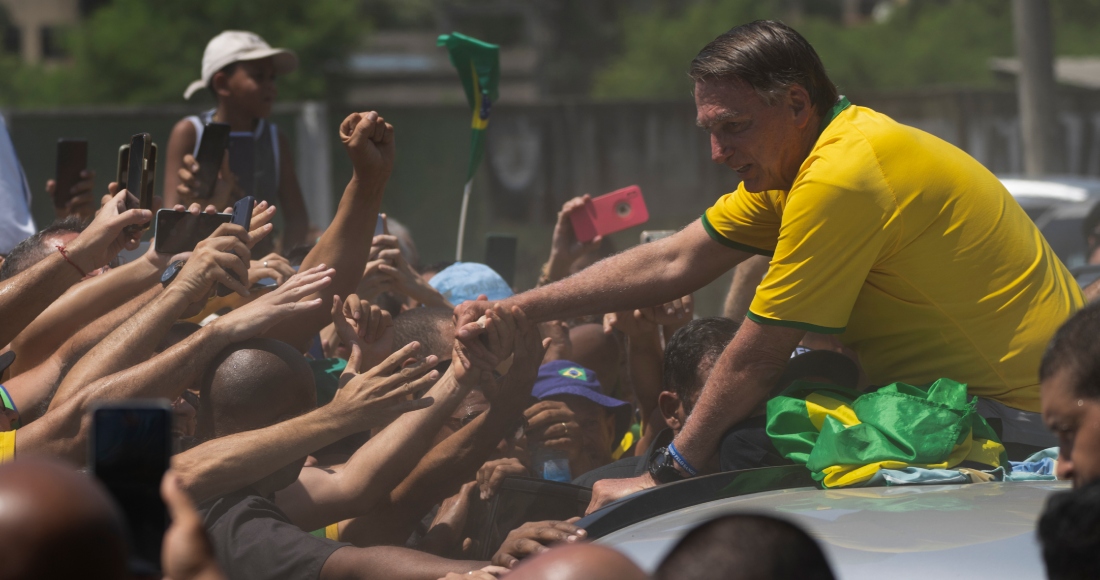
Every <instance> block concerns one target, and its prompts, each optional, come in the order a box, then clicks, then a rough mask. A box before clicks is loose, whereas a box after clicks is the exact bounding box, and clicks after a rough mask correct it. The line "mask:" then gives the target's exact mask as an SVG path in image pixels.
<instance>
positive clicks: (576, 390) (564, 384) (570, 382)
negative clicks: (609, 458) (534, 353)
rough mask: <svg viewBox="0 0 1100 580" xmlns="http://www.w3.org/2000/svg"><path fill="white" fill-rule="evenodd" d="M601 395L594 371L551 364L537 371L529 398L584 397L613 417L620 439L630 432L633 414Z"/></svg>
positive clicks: (622, 404) (560, 362) (574, 365)
mask: <svg viewBox="0 0 1100 580" xmlns="http://www.w3.org/2000/svg"><path fill="white" fill-rule="evenodd" d="M601 391H602V387H601V386H600V382H599V381H598V380H596V371H593V370H590V369H586V368H584V367H582V366H581V365H579V364H577V363H575V362H572V361H567V360H555V361H550V362H548V363H546V364H544V365H542V366H541V367H539V376H538V378H537V379H535V386H534V387H533V388H532V389H531V394H532V395H534V396H535V398H537V399H539V400H540V401H541V400H542V399H545V398H547V397H553V396H555V395H576V396H578V397H584V398H585V399H588V400H589V401H592V402H593V403H596V404H597V405H600V406H601V407H604V408H606V409H608V410H609V411H611V412H612V413H615V427H616V428H615V431H616V432H617V433H618V435H617V436H618V437H622V435H623V433H625V432H626V430H627V429H629V428H630V419H631V415H632V414H633V413H632V412H631V407H630V403H628V402H626V401H620V400H619V399H616V398H614V397H609V396H607V395H605V394H603V392H601ZM616 443H617V441H616Z"/></svg>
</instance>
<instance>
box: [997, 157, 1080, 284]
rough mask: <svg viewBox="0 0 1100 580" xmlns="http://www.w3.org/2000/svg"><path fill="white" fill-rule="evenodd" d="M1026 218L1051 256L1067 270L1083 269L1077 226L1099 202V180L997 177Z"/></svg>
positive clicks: (1078, 227) (1057, 177) (1078, 228)
mask: <svg viewBox="0 0 1100 580" xmlns="http://www.w3.org/2000/svg"><path fill="white" fill-rule="evenodd" d="M1000 179H1001V183H1003V184H1004V185H1005V187H1006V188H1008V192H1009V193H1011V194H1012V197H1014V198H1016V201H1017V202H1019V204H1020V206H1021V207H1023V208H1024V211H1026V212H1027V215H1029V216H1031V219H1032V221H1034V222H1035V225H1036V226H1038V227H1039V231H1040V232H1042V233H1043V236H1044V237H1045V238H1046V239H1047V242H1048V243H1049V244H1050V247H1051V248H1052V249H1053V250H1054V253H1055V254H1057V255H1058V257H1059V258H1061V259H1062V263H1064V264H1065V265H1066V267H1068V268H1070V269H1071V270H1074V269H1077V268H1079V267H1081V266H1084V265H1085V263H1086V256H1085V250H1086V248H1085V238H1084V235H1083V234H1082V231H1081V227H1082V224H1083V223H1084V220H1085V216H1086V215H1088V213H1089V210H1091V209H1092V206H1093V205H1094V204H1096V203H1097V202H1098V201H1100V179H1095V178H1090V177H1062V176H1054V177H1045V178H1043V179H1025V178H1017V177H1009V176H1006V177H1001V178H1000Z"/></svg>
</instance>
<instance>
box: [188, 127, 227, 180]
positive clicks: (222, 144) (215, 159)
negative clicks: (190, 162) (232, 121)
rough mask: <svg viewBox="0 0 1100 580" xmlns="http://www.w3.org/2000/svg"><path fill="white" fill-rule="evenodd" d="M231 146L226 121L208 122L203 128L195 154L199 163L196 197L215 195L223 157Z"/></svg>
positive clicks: (196, 178) (196, 176)
mask: <svg viewBox="0 0 1100 580" xmlns="http://www.w3.org/2000/svg"><path fill="white" fill-rule="evenodd" d="M228 146H229V125H226V124H225V123H207V124H206V127H205V128H204V129H203V130H202V140H201V141H199V150H198V152H197V153H196V154H195V161H196V162H198V164H199V172H198V174H196V175H195V180H196V181H197V182H198V188H197V189H196V190H195V197H197V198H199V199H208V198H210V197H212V196H213V195H214V186H215V185H216V184H217V181H218V170H219V169H221V166H222V158H223V157H224V156H225V150H226V148H227V147H228Z"/></svg>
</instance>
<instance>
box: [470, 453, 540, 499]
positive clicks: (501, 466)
mask: <svg viewBox="0 0 1100 580" xmlns="http://www.w3.org/2000/svg"><path fill="white" fill-rule="evenodd" d="M508 476H517V477H530V476H531V472H530V471H528V470H527V466H526V465H524V464H523V463H522V462H521V461H520V460H519V459H517V458H515V457H505V458H503V459H493V460H491V461H486V462H485V463H484V464H483V465H482V466H481V468H480V469H478V470H477V486H478V492H479V495H480V497H481V499H482V501H484V500H487V499H490V498H492V497H493V494H495V493H496V492H497V490H498V489H500V485H501V484H502V483H504V478H505V477H508Z"/></svg>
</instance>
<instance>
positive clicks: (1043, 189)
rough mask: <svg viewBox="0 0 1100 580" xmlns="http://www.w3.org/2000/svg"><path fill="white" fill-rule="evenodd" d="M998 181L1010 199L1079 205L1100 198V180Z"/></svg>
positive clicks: (1012, 179)
mask: <svg viewBox="0 0 1100 580" xmlns="http://www.w3.org/2000/svg"><path fill="white" fill-rule="evenodd" d="M1000 180H1001V183H1002V184H1004V186H1005V188H1006V189H1008V192H1009V193H1011V194H1012V197H1015V198H1017V199H1020V198H1027V199H1034V200H1036V201H1038V200H1047V202H1048V203H1058V202H1065V203H1080V202H1083V201H1088V200H1090V199H1094V198H1097V197H1100V179H1093V178H1088V177H1058V176H1055V177H1049V178H1043V179H1025V178H1019V177H1001V178H1000Z"/></svg>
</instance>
